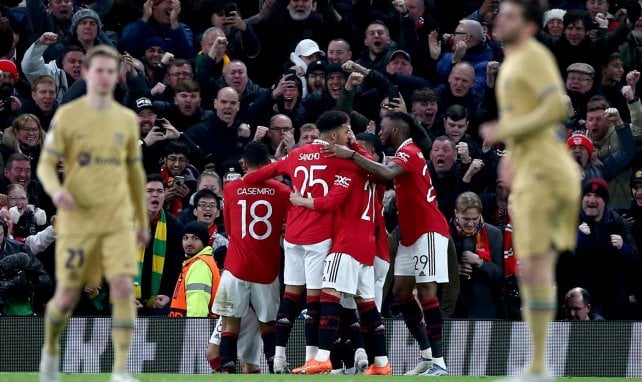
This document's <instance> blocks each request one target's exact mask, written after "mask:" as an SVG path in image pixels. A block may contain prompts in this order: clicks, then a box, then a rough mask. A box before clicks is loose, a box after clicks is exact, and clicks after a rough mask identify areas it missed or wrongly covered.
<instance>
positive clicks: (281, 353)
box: [244, 111, 348, 373]
mask: <svg viewBox="0 0 642 382" xmlns="http://www.w3.org/2000/svg"><path fill="white" fill-rule="evenodd" d="M341 121H346V116H345V114H344V113H341V112H337V111H328V112H325V113H323V114H321V116H320V117H319V119H318V120H317V123H316V125H317V128H318V129H319V132H320V134H321V135H320V137H319V139H317V140H314V141H313V142H312V143H310V144H307V145H304V146H302V147H299V148H297V149H295V150H293V151H292V152H291V153H290V154H289V155H288V156H286V157H284V158H283V159H281V160H279V161H277V162H275V163H272V164H270V165H268V166H265V167H263V168H261V169H259V170H257V171H253V172H251V173H249V174H247V175H246V176H245V178H244V180H245V181H246V182H248V183H256V182H260V181H262V180H264V179H269V178H273V177H275V176H277V175H286V174H287V175H289V176H290V178H291V179H292V186H293V187H295V188H296V189H297V190H298V191H299V192H300V193H301V194H302V195H305V196H307V197H310V198H318V197H322V196H326V195H327V194H328V192H329V191H330V187H331V186H332V185H333V184H336V183H337V182H339V183H340V182H341V180H342V179H343V177H342V174H341V171H342V170H341V169H342V168H344V167H346V165H345V163H343V161H342V160H339V159H331V160H328V158H325V156H324V155H323V153H322V152H321V151H322V148H323V147H324V146H325V145H327V144H328V143H333V144H334V143H336V144H347V143H348V135H347V131H343V130H339V129H337V126H339V125H341V124H342V123H343V122H341ZM338 191H341V192H344V193H347V191H348V190H347V189H346V188H343V187H341V188H339V189H338ZM337 197H341V195H340V194H339V195H337ZM287 220H288V229H287V230H286V232H285V240H284V243H283V245H284V247H285V265H284V271H283V272H284V273H283V281H284V282H285V292H284V294H283V298H282V299H281V305H280V306H279V312H278V315H277V323H276V353H275V357H274V372H275V373H283V372H287V371H288V370H287V362H286V357H285V346H286V345H287V341H288V338H289V336H290V331H291V330H292V324H293V322H294V318H295V317H296V316H297V315H298V305H299V301H300V299H301V295H302V293H303V288H304V286H307V309H308V310H307V316H306V320H305V341H306V349H305V350H306V351H305V353H306V354H305V358H306V362H307V361H309V360H310V359H312V358H314V356H315V354H316V352H317V348H318V344H319V337H318V336H319V309H320V307H319V306H320V302H319V299H320V295H321V278H322V275H323V262H324V260H325V258H326V256H327V254H328V252H329V251H330V246H331V244H332V239H331V236H332V213H331V212H321V211H316V210H311V209H308V208H305V207H298V206H293V207H292V208H291V209H290V211H289V212H288V217H287Z"/></svg>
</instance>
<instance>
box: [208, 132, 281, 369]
mask: <svg viewBox="0 0 642 382" xmlns="http://www.w3.org/2000/svg"><path fill="white" fill-rule="evenodd" d="M243 161H244V163H245V166H246V167H247V171H248V173H251V172H252V171H255V170H256V169H258V168H260V167H262V166H265V165H267V164H269V163H270V155H269V153H268V149H267V146H265V145H264V144H263V143H261V142H256V141H253V142H250V143H248V145H247V146H245V148H244V149H243ZM289 196H290V189H289V188H288V187H287V186H286V185H284V184H283V183H279V182H277V181H275V180H267V181H265V182H263V183H256V184H248V183H246V182H244V181H243V179H238V180H235V181H232V182H230V183H228V184H226V185H225V187H224V189H223V199H224V200H225V208H224V209H223V219H224V221H225V224H226V226H227V227H228V232H229V234H230V245H229V249H228V251H227V255H226V257H225V271H224V272H223V276H222V277H221V283H220V286H219V290H218V292H217V293H216V298H215V299H214V306H213V307H212V311H213V312H214V313H217V314H219V315H221V321H222V333H221V345H220V353H221V357H220V362H221V369H222V370H223V371H224V372H228V373H234V372H235V370H236V358H237V355H236V351H237V338H238V334H239V332H240V325H241V317H243V316H244V315H245V313H246V311H247V310H248V309H252V308H253V309H254V311H255V312H256V317H258V320H259V327H260V329H261V337H263V352H264V353H265V358H266V359H267V361H268V364H269V365H270V369H272V362H273V358H274V347H275V326H274V323H275V321H276V313H277V306H278V303H279V269H280V260H281V248H280V239H281V233H282V231H283V223H284V222H285V215H286V212H287V210H288V207H289V205H290V203H289V200H288V199H289ZM250 303H251V304H252V308H250V306H249V305H250ZM245 319H246V318H244V320H245ZM271 371H272V370H271Z"/></svg>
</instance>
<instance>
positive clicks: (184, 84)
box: [174, 80, 201, 94]
mask: <svg viewBox="0 0 642 382" xmlns="http://www.w3.org/2000/svg"><path fill="white" fill-rule="evenodd" d="M200 91H201V87H200V86H199V85H198V82H196V81H194V80H185V81H181V82H179V83H178V84H177V85H176V88H175V89H174V93H175V94H178V93H180V92H187V93H196V92H200Z"/></svg>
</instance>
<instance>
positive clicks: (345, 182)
mask: <svg viewBox="0 0 642 382" xmlns="http://www.w3.org/2000/svg"><path fill="white" fill-rule="evenodd" d="M351 180H352V179H350V178H349V177H347V176H341V175H335V176H334V185H335V186H341V187H344V188H349V187H350V181H351Z"/></svg>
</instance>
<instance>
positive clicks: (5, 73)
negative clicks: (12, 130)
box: [0, 60, 22, 126]
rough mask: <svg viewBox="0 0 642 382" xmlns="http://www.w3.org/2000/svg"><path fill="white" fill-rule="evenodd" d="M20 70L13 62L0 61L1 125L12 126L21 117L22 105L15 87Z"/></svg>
mask: <svg viewBox="0 0 642 382" xmlns="http://www.w3.org/2000/svg"><path fill="white" fill-rule="evenodd" d="M18 78H19V77H18V68H17V67H16V64H14V63H13V61H11V60H0V123H2V126H11V123H12V122H13V120H14V119H15V118H16V117H17V116H18V115H20V108H21V107H22V103H21V102H20V99H19V98H18V97H16V95H17V93H16V89H15V86H16V84H17V82H18Z"/></svg>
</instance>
